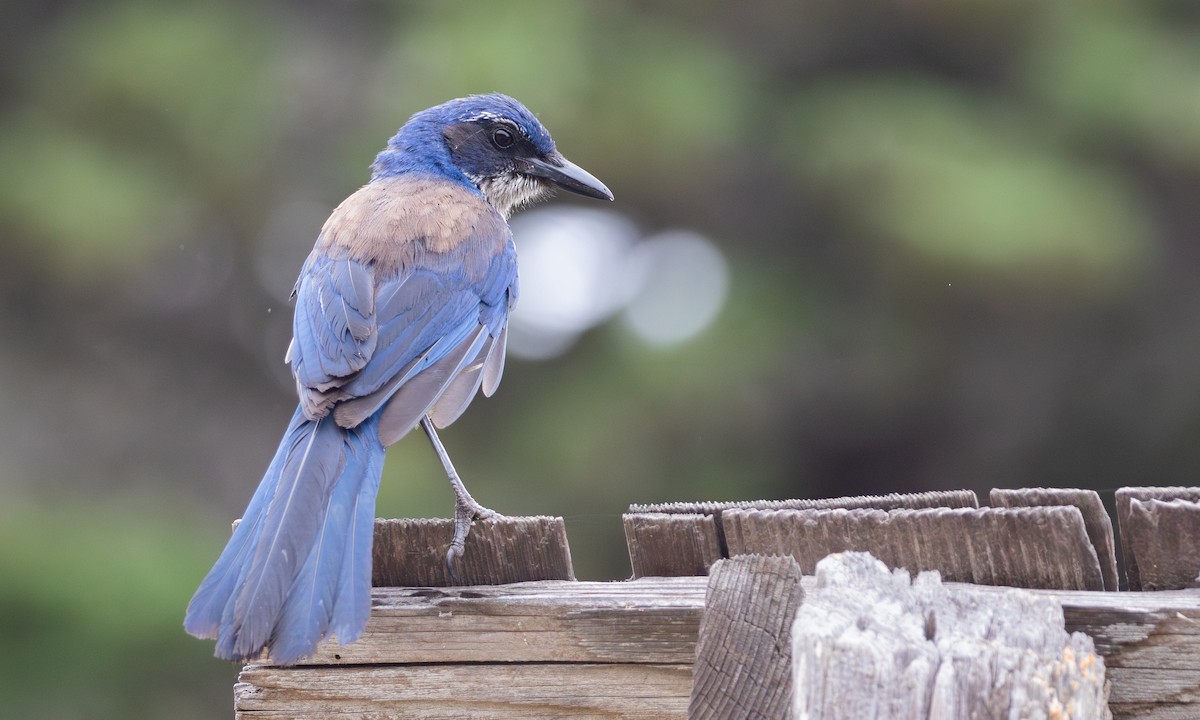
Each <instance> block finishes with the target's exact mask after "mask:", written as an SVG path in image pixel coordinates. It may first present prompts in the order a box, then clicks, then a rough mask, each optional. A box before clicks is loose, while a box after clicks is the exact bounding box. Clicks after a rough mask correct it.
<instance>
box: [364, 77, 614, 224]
mask: <svg viewBox="0 0 1200 720" xmlns="http://www.w3.org/2000/svg"><path fill="white" fill-rule="evenodd" d="M373 167H374V169H375V177H377V178H378V177H387V176H391V175H396V174H399V173H403V172H422V171H424V172H441V173H443V174H447V175H450V176H452V177H453V176H454V175H455V174H458V175H459V176H461V178H462V179H463V180H465V181H467V182H470V183H471V184H472V185H474V186H475V187H476V188H478V189H479V191H480V192H481V193H482V194H483V196H484V197H485V198H486V199H487V201H488V202H489V203H491V205H492V207H494V208H496V210H497V211H498V212H499V213H500V214H501V215H504V216H505V217H508V215H509V214H510V213H512V211H513V210H515V209H517V208H518V207H520V206H522V205H525V204H528V203H530V202H533V201H535V200H537V199H538V198H541V197H542V196H544V195H546V194H547V193H548V192H549V191H550V190H552V189H553V188H554V187H561V188H563V189H565V190H570V191H571V192H575V193H579V194H580V195H587V196H588V197H594V198H600V199H604V200H612V199H613V196H612V193H611V192H609V190H608V188H606V187H605V186H604V183H602V182H600V181H599V180H597V179H596V178H595V177H593V176H592V175H591V173H589V172H587V171H586V170H584V169H583V168H581V167H579V166H578V165H576V164H574V163H572V162H571V161H569V160H567V159H566V158H565V157H563V155H562V153H560V152H559V151H558V149H557V148H556V147H555V146H554V140H553V139H552V138H551V137H550V133H549V132H547V131H546V128H544V127H543V126H542V124H541V123H540V122H538V119H537V118H536V117H534V116H533V113H531V112H529V110H527V109H526V108H525V106H524V105H522V104H521V103H519V102H517V101H516V100H514V99H512V98H510V97H508V96H507V95H500V94H492V95H471V96H469V97H465V98H459V99H457V100H451V101H450V102H447V103H444V104H442V105H438V106H436V107H432V108H429V109H428V110H423V111H421V112H419V113H417V114H416V115H413V116H412V118H410V119H409V121H408V122H407V123H405V125H404V127H402V128H400V132H398V133H397V134H396V136H395V137H393V138H392V140H391V142H389V143H388V147H387V149H386V150H384V151H383V152H381V153H380V154H379V157H377V158H376V160H375V165H374V166H373Z"/></svg>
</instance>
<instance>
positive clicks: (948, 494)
mask: <svg viewBox="0 0 1200 720" xmlns="http://www.w3.org/2000/svg"><path fill="white" fill-rule="evenodd" d="M933 507H979V498H978V497H976V495H975V491H974V490H932V491H929V492H919V493H888V494H886V495H851V496H847V497H834V498H796V499H792V500H744V501H743V500H739V501H731V502H675V503H652V504H634V505H630V506H629V512H631V513H669V514H690V515H716V514H719V513H720V512H721V511H723V510H735V509H736V510H832V509H834V508H844V509H847V510H850V509H855V508H874V509H876V510H898V509H900V508H909V509H918V508H933Z"/></svg>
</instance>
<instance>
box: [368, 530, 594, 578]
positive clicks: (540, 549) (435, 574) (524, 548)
mask: <svg viewBox="0 0 1200 720" xmlns="http://www.w3.org/2000/svg"><path fill="white" fill-rule="evenodd" d="M453 537H454V522H453V521H452V520H443V519H437V520H382V519H381V520H376V521H375V545H374V557H373V562H374V566H373V568H372V579H371V581H372V584H373V585H375V586H376V587H388V586H391V587H413V586H425V587H445V586H449V585H500V584H505V583H514V582H525V581H529V580H573V579H574V578H575V575H574V572H573V570H572V568H571V551H570V548H569V547H568V545H567V530H566V526H565V525H564V524H563V520H562V518H558V517H542V516H535V517H507V516H506V517H501V518H496V519H492V520H479V521H476V522H475V524H474V526H473V527H472V528H471V534H470V535H468V536H467V544H466V548H465V550H464V552H463V554H462V557H460V558H459V559H458V561H457V562H456V563H455V573H456V574H457V575H458V578H457V580H455V579H454V578H451V577H450V574H449V572H448V570H447V568H446V550H447V549H448V548H449V547H450V540H451V538H453Z"/></svg>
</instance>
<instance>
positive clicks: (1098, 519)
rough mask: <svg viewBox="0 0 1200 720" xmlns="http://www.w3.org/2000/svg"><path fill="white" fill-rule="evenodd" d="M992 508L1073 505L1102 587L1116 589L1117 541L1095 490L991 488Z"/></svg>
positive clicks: (990, 501) (1110, 522) (1110, 521)
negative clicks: (1080, 516)
mask: <svg viewBox="0 0 1200 720" xmlns="http://www.w3.org/2000/svg"><path fill="white" fill-rule="evenodd" d="M988 502H989V503H990V504H991V505H992V507H1035V506H1045V505H1073V506H1074V507H1077V508H1079V512H1080V513H1082V514H1083V527H1084V528H1085V529H1086V530H1087V534H1088V538H1090V539H1091V541H1092V547H1093V548H1095V550H1096V558H1097V560H1099V561H1100V574H1101V575H1102V576H1103V578H1104V589H1105V590H1117V589H1119V582H1120V580H1119V578H1118V576H1117V553H1116V540H1115V537H1114V535H1113V526H1112V520H1110V519H1109V517H1108V511H1107V510H1105V509H1104V503H1103V502H1101V500H1100V495H1098V494H1097V493H1096V491H1095V490H1080V489H1076V488H1017V489H1008V488H993V489H992V492H991V494H990V495H989V497H988Z"/></svg>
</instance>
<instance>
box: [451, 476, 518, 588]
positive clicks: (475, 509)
mask: <svg viewBox="0 0 1200 720" xmlns="http://www.w3.org/2000/svg"><path fill="white" fill-rule="evenodd" d="M502 517H504V516H503V515H501V514H500V513H498V512H496V511H495V510H492V509H490V508H485V507H484V506H482V505H480V504H479V503H478V502H476V500H475V498H473V497H471V496H470V495H459V496H458V500H457V501H456V502H455V503H454V538H453V539H452V540H451V541H450V549H449V550H447V551H446V570H447V571H448V572H449V573H450V579H451V580H453V581H454V582H458V573H456V572H455V571H454V563H455V561H457V560H458V559H459V558H460V557H462V554H463V551H464V550H465V549H466V547H467V535H470V534H471V525H472V523H474V521H475V520H494V519H498V518H502Z"/></svg>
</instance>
